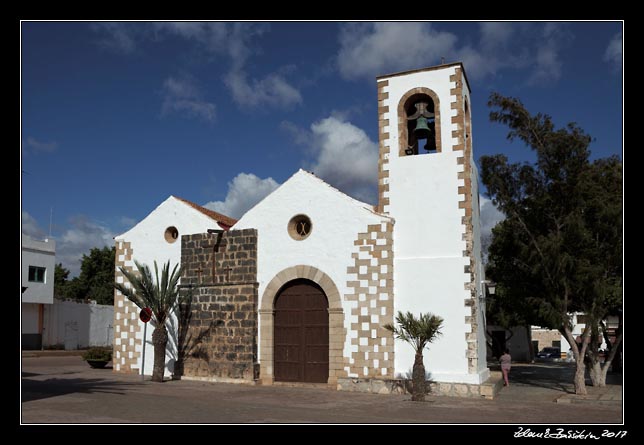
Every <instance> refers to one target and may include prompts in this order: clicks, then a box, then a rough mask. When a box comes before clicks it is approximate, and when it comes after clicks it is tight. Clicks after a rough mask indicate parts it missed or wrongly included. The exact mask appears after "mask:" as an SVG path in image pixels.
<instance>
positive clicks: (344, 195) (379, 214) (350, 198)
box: [285, 168, 393, 219]
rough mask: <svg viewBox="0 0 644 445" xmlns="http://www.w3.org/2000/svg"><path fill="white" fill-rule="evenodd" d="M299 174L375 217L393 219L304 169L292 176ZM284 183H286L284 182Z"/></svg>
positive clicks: (374, 206)
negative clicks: (304, 174)
mask: <svg viewBox="0 0 644 445" xmlns="http://www.w3.org/2000/svg"><path fill="white" fill-rule="evenodd" d="M299 172H303V173H306V174H307V175H309V176H311V177H313V178H314V179H317V180H318V181H320V182H321V183H322V184H324V185H326V186H327V187H329V188H330V189H332V190H334V191H336V192H337V193H339V194H341V195H342V196H343V197H345V198H347V199H349V200H351V201H353V202H354V203H356V204H359V205H360V206H361V207H363V208H364V209H366V210H368V211H369V212H371V213H374V214H376V215H378V216H384V217H386V218H391V219H393V218H392V217H391V216H389V215H387V214H385V213H380V212H377V211H376V210H375V209H376V208H377V207H378V206H377V205H374V204H369V203H368V202H364V201H360V200H359V199H357V198H354V197H353V196H351V195H349V194H347V193H345V192H343V191H342V190H340V189H339V188H337V187H335V186H333V185H331V184H329V183H328V182H326V181H325V180H324V179H322V178H320V177H319V176H318V175H316V174H315V173H313V172H312V171H309V170H305V169H303V168H300V169H299V170H298V171H297V172H295V174H293V176H295V175H296V174H298V173H299ZM293 176H291V177H293ZM289 179H290V178H289ZM287 181H288V180H287ZM285 182H286V181H285Z"/></svg>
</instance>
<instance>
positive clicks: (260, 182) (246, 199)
mask: <svg viewBox="0 0 644 445" xmlns="http://www.w3.org/2000/svg"><path fill="white" fill-rule="evenodd" d="M277 187H279V184H278V183H277V182H276V181H275V180H274V179H273V178H270V177H269V178H265V179H261V178H259V177H257V176H256V175H254V174H252V173H240V174H238V175H237V176H235V177H234V178H233V180H232V181H231V182H229V183H228V193H227V194H226V198H225V199H224V200H223V201H211V202H209V203H207V204H204V207H206V208H208V209H212V210H214V211H215V212H219V213H223V214H224V215H227V216H230V217H232V218H240V217H241V216H242V215H243V214H244V213H246V212H247V211H248V210H249V209H250V208H251V207H253V206H254V205H255V204H257V203H258V202H260V201H261V200H262V199H264V198H265V197H266V196H268V195H269V194H270V193H271V192H272V191H273V190H275V189H276V188H277Z"/></svg>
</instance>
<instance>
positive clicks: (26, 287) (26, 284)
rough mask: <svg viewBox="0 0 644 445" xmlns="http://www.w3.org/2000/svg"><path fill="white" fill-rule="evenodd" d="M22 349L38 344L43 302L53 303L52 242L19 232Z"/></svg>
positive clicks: (53, 266)
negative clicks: (20, 242) (20, 240)
mask: <svg viewBox="0 0 644 445" xmlns="http://www.w3.org/2000/svg"><path fill="white" fill-rule="evenodd" d="M21 267H22V280H21V281H22V290H21V292H22V293H21V301H22V304H21V320H22V323H21V332H22V349H40V348H41V347H42V334H43V313H44V305H50V304H52V303H53V302H54V269H55V267H56V242H55V241H53V240H48V239H46V240H42V241H39V240H35V239H32V238H30V237H29V236H27V235H25V234H23V235H22V266H21Z"/></svg>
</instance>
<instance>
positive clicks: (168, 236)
mask: <svg viewBox="0 0 644 445" xmlns="http://www.w3.org/2000/svg"><path fill="white" fill-rule="evenodd" d="M163 236H164V237H165V240H166V241H167V242H169V243H170V244H172V243H174V242H175V241H176V240H177V239H178V238H179V231H178V230H177V228H176V227H175V226H170V227H168V228H167V229H165V234H164V235H163Z"/></svg>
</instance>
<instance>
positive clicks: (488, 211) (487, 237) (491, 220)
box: [480, 196, 505, 262]
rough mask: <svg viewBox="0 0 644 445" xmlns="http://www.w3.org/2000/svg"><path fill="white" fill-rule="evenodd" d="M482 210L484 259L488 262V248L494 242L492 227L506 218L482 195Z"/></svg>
mask: <svg viewBox="0 0 644 445" xmlns="http://www.w3.org/2000/svg"><path fill="white" fill-rule="evenodd" d="M480 210H481V218H480V224H481V248H482V251H483V252H482V254H483V261H484V262H487V250H488V248H489V247H490V243H491V242H492V229H493V228H494V226H496V225H497V224H498V223H499V222H500V221H502V220H504V219H505V215H504V214H503V212H501V211H500V210H499V209H497V208H496V206H495V205H494V204H492V201H491V200H490V199H488V198H486V197H485V196H480Z"/></svg>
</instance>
